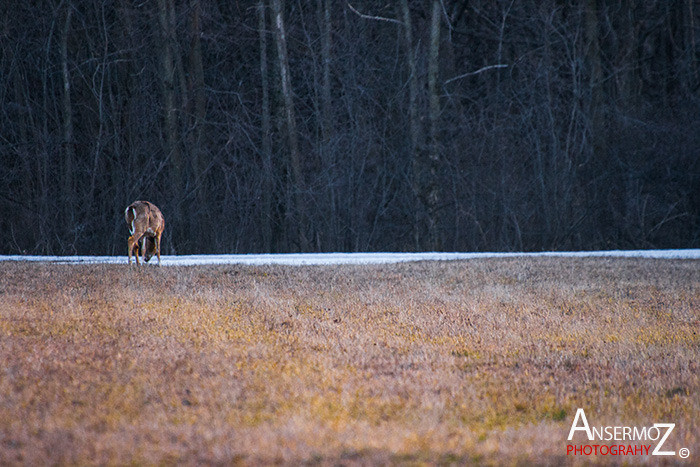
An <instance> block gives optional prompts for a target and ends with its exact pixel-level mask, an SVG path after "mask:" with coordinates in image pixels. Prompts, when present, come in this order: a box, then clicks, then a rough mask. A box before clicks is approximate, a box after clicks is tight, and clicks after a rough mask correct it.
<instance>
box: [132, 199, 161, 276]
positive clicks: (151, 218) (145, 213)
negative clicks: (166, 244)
mask: <svg viewBox="0 0 700 467" xmlns="http://www.w3.org/2000/svg"><path fill="white" fill-rule="evenodd" d="M124 218H125V219H126V223H127V224H129V233H130V234H131V236H130V237H129V240H128V241H127V244H128V247H129V264H131V255H132V254H134V252H135V253H136V265H137V266H141V264H140V263H139V255H140V253H141V252H143V260H144V261H145V262H148V260H149V259H151V257H153V253H154V252H155V254H156V255H158V266H160V237H161V235H163V229H165V220H164V219H163V214H162V213H161V212H160V209H158V207H157V206H156V205H155V204H153V203H149V202H148V201H134V202H133V203H131V204H130V205H129V206H128V207H127V208H126V210H125V211H124ZM139 250H140V251H139Z"/></svg>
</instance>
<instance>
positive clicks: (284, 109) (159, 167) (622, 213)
mask: <svg viewBox="0 0 700 467" xmlns="http://www.w3.org/2000/svg"><path fill="white" fill-rule="evenodd" d="M0 18H1V19H0V21H1V22H2V29H1V30H0V38H1V39H0V214H1V215H0V245H1V246H0V253H3V254H24V253H27V254H124V255H126V249H127V247H126V239H127V237H128V229H127V225H126V223H125V221H124V208H125V207H126V206H127V205H128V204H129V203H131V202H132V201H134V200H138V199H145V200H149V201H152V202H153V203H155V204H157V205H158V206H159V207H160V208H161V210H162V212H163V214H164V216H165V220H166V227H165V234H164V236H163V252H164V253H165V254H186V253H247V252H296V251H309V252H312V251H416V250H446V251H485V250H489V251H514V250H519V251H520V250H524V251H538V250H587V249H610V248H622V249H626V248H679V247H682V248H689V247H696V248H697V247H700V69H699V68H700V66H699V64H698V58H699V54H698V52H700V6H698V4H697V3H696V2H695V1H694V0H677V1H673V0H650V1H643V2H637V1H630V0H619V1H610V2H607V1H602V0H587V1H580V2H565V1H551V0H545V1H535V2H519V1H514V0H497V1H494V0H473V1H457V0H413V1H408V0H396V1H384V2H377V1H368V0H352V1H350V2H347V1H340V0H313V1H299V0H286V1H283V0H261V1H232V0H225V1H205V0H152V1H130V0H98V1H94V0H89V1H88V0H61V1H58V0H52V1H41V2H33V1H25V0H22V1H18V0H4V1H3V2H2V4H1V6H0Z"/></svg>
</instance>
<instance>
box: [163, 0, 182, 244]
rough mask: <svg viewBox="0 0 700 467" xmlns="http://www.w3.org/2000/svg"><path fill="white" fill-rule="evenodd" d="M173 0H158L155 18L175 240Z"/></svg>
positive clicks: (177, 166)
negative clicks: (158, 37) (158, 24)
mask: <svg viewBox="0 0 700 467" xmlns="http://www.w3.org/2000/svg"><path fill="white" fill-rule="evenodd" d="M173 8H174V7H173V3H172V0H158V19H159V22H160V32H161V50H160V62H161V83H160V84H161V90H162V94H163V96H162V97H163V127H164V128H163V132H164V133H165V153H166V157H167V158H168V159H169V161H170V167H169V169H170V193H172V194H173V196H172V200H171V204H170V207H169V209H168V210H169V211H170V212H169V215H170V218H172V219H175V222H173V223H170V226H171V230H172V232H173V233H172V235H171V237H172V238H174V239H175V241H177V240H179V237H180V235H179V231H180V227H181V225H182V223H181V219H182V217H181V216H180V208H181V204H182V201H183V198H182V193H183V189H182V155H181V153H180V148H179V141H178V139H179V138H178V123H177V122H178V114H177V104H176V97H175V66H174V59H173V56H174V50H173V45H172V41H173V40H174V31H173V25H172V22H171V18H172V16H173V13H172V12H171V10H172V9H173Z"/></svg>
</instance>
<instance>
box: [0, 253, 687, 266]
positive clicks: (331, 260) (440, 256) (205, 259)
mask: <svg viewBox="0 0 700 467" xmlns="http://www.w3.org/2000/svg"><path fill="white" fill-rule="evenodd" d="M526 257H557V258H572V257H573V258H589V257H612V258H665V259H700V249H684V250H604V251H549V252H539V253H489V252H484V253H459V252H453V253H438V252H424V253H286V254H241V255H181V256H169V255H167V256H163V257H162V260H163V265H165V266H196V265H207V264H247V265H268V264H281V265H289V266H303V265H333V264H390V263H401V262H408V261H455V260H465V259H486V258H526ZM0 261H45V262H52V263H106V264H120V263H125V262H127V259H126V255H124V256H31V255H6V256H1V255H0Z"/></svg>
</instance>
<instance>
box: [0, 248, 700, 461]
mask: <svg viewBox="0 0 700 467" xmlns="http://www.w3.org/2000/svg"><path fill="white" fill-rule="evenodd" d="M699 310H700V264H699V263H698V262H697V261H692V260H685V261H672V260H641V259H562V258H549V259H547V258H523V259H489V260H472V261H463V262H429V263H428V262H426V263H409V264H399V265H385V266H313V267H312V266H309V267H279V266H276V267H273V266H270V267H246V266H211V267H182V268H176V267H163V268H160V269H158V268H156V267H152V266H148V267H145V268H143V271H142V272H140V273H139V272H136V271H135V270H134V269H131V268H128V267H126V266H123V265H52V264H33V263H11V262H4V263H0V358H1V360H0V361H2V367H1V368H0V394H1V395H2V396H1V399H0V464H6V463H25V464H33V465H37V464H46V463H62V464H65V463H68V464H74V463H78V464H85V463H98V464H102V463H108V464H124V463H139V464H141V463H146V464H152V463H172V462H184V463H235V462H242V463H246V464H250V463H258V462H264V463H274V462H284V463H297V462H309V463H322V464H328V463H337V462H339V463H345V464H348V463H349V464H354V463H423V462H429V463H453V462H456V463H465V462H466V463H469V462H478V463H489V464H500V463H514V462H515V463H520V462H530V461H537V462H541V463H549V464H559V463H562V462H579V461H582V458H580V457H579V458H577V459H573V458H572V457H567V456H566V445H567V441H566V437H567V435H568V431H569V428H570V426H571V423H572V421H573V416H574V413H575V412H576V408H577V407H583V408H585V409H586V415H587V416H588V421H589V422H590V423H591V425H596V426H599V425H627V426H650V425H652V424H653V423H654V422H673V423H676V430H675V432H674V433H673V435H672V437H671V438H669V443H668V444H667V447H668V448H671V449H679V448H681V447H687V448H688V449H690V452H691V457H690V458H689V459H688V461H693V462H695V461H697V459H698V457H697V456H698V455H700V371H699V370H700V364H699V361H700V335H699V334H698V333H699V332H700V312H699ZM580 438H581V437H580V436H579V438H578V442H579V443H582V441H581V439H580ZM630 459H631V460H630ZM583 460H584V461H587V462H590V461H591V460H593V461H596V462H598V461H603V462H610V461H612V462H625V461H628V462H633V463H639V462H645V461H656V459H652V460H650V459H648V458H639V457H637V458H627V459H623V458H617V459H613V458H609V457H608V458H597V459H591V458H588V459H583ZM665 460H666V461H670V462H679V461H680V459H679V458H671V459H665Z"/></svg>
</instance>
